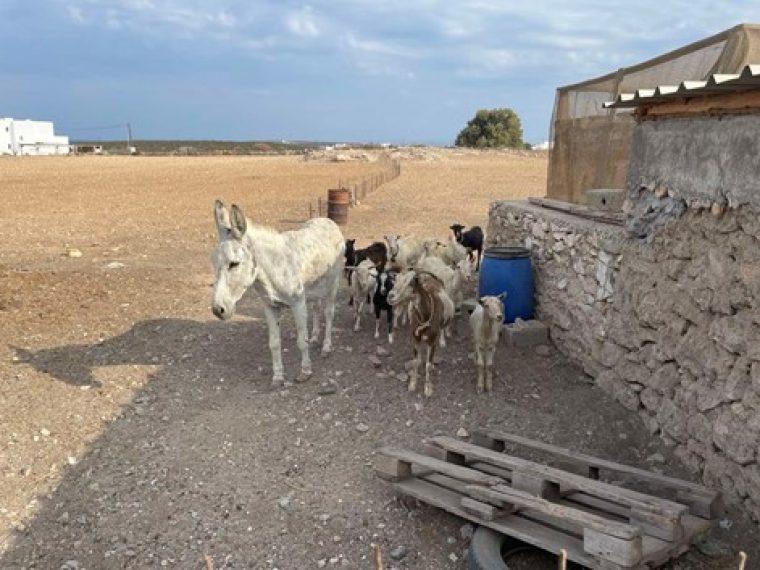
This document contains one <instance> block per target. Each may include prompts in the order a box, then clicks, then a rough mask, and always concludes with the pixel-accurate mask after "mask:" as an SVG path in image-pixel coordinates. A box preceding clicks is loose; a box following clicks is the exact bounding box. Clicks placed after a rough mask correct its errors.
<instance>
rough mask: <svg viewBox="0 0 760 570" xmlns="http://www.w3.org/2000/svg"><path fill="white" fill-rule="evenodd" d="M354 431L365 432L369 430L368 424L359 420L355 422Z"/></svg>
mask: <svg viewBox="0 0 760 570" xmlns="http://www.w3.org/2000/svg"><path fill="white" fill-rule="evenodd" d="M356 431H358V432H360V433H367V432H368V431H369V426H368V425H367V424H365V423H362V422H359V423H358V424H356Z"/></svg>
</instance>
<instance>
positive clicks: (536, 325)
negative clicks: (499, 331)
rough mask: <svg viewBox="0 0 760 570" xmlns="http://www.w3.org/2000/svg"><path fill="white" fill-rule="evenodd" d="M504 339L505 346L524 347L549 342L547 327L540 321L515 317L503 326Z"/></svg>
mask: <svg viewBox="0 0 760 570" xmlns="http://www.w3.org/2000/svg"><path fill="white" fill-rule="evenodd" d="M504 339H505V340H506V342H507V346H512V347H515V348H524V347H529V346H537V345H539V344H548V343H549V328H548V327H547V326H546V325H545V324H544V323H542V322H541V321H538V320H535V319H532V320H529V321H523V320H521V319H517V320H516V321H515V322H514V323H511V324H508V325H505V326H504Z"/></svg>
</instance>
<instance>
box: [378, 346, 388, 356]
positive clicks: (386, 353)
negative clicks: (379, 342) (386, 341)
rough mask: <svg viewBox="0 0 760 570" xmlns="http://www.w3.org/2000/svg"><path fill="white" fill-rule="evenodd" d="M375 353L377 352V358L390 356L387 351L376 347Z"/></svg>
mask: <svg viewBox="0 0 760 570" xmlns="http://www.w3.org/2000/svg"><path fill="white" fill-rule="evenodd" d="M375 352H377V355H378V356H388V355H389V354H390V353H389V352H388V351H387V350H386V349H385V348H383V347H382V346H378V347H377V350H375Z"/></svg>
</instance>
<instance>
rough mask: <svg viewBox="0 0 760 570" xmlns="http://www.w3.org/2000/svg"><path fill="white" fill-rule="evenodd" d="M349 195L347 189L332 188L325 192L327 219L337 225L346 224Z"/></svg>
mask: <svg viewBox="0 0 760 570" xmlns="http://www.w3.org/2000/svg"><path fill="white" fill-rule="evenodd" d="M350 202H351V193H350V191H349V190H348V189H347V188H334V189H330V190H328V191H327V217H328V218H330V219H331V220H332V221H334V222H335V223H336V224H338V225H341V226H343V225H345V224H347V223H348V205H349V203H350Z"/></svg>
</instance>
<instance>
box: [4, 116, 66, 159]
mask: <svg viewBox="0 0 760 570" xmlns="http://www.w3.org/2000/svg"><path fill="white" fill-rule="evenodd" d="M69 152H70V147H69V138H68V137H66V136H58V135H55V132H54V129H53V123H52V122H50V121H30V120H23V121H17V120H14V119H0V154H23V155H52V154H69Z"/></svg>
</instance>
